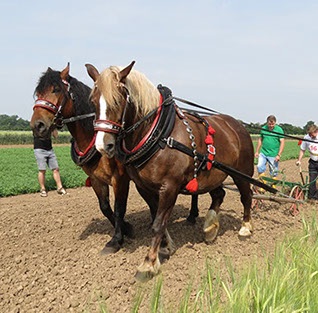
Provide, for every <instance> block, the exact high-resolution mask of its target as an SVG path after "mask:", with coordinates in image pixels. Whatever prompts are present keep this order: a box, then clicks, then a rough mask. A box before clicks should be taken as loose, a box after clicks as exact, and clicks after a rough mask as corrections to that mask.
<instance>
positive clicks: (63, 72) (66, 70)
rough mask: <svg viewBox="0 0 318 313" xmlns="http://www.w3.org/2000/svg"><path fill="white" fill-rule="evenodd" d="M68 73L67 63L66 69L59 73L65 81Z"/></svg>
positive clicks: (68, 65)
mask: <svg viewBox="0 0 318 313" xmlns="http://www.w3.org/2000/svg"><path fill="white" fill-rule="evenodd" d="M69 72H70V62H68V63H67V66H66V68H65V69H64V70H63V71H62V72H61V78H62V79H67V77H68V75H69Z"/></svg>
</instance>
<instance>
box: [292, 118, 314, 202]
mask: <svg viewBox="0 0 318 313" xmlns="http://www.w3.org/2000/svg"><path fill="white" fill-rule="evenodd" d="M304 139H310V140H313V141H317V143H313V142H308V141H303V142H302V143H301V146H300V151H299V156H298V161H297V162H296V165H300V164H301V159H302V157H303V155H304V153H305V151H306V149H308V151H309V155H310V160H309V163H308V171H309V182H310V183H311V182H312V181H314V180H315V179H316V177H317V176H318V127H317V126H316V125H315V124H312V125H310V126H309V127H308V129H307V135H306V136H305V137H304ZM308 199H314V200H318V191H317V187H316V183H312V184H310V186H309V193H308Z"/></svg>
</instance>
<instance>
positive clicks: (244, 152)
mask: <svg viewBox="0 0 318 313" xmlns="http://www.w3.org/2000/svg"><path fill="white" fill-rule="evenodd" d="M133 65H134V62H132V63H131V64H130V65H129V66H127V67H126V68H120V67H117V66H111V67H109V68H107V69H106V70H104V71H103V72H102V73H99V72H98V71H97V69H96V68H95V67H94V66H93V65H86V67H87V70H88V74H89V75H90V77H91V78H92V79H93V80H94V82H95V84H94V88H93V92H92V100H93V101H94V103H95V104H96V108H97V110H96V113H97V118H98V119H101V120H104V122H105V125H107V126H108V127H112V125H116V127H117V128H122V130H123V129H126V130H127V129H129V128H130V129H133V131H131V132H129V133H128V132H127V133H126V136H125V137H124V141H123V144H122V145H123V146H124V149H126V150H127V151H133V150H134V149H135V148H136V146H138V144H139V143H140V142H141V139H142V138H145V137H144V136H146V134H147V133H149V129H150V128H151V127H152V125H153V124H152V122H153V121H154V120H155V118H156V114H154V115H151V116H150V117H149V112H151V111H153V110H154V109H156V108H158V105H159V103H160V94H159V91H158V89H157V88H156V87H155V86H154V85H153V84H152V83H151V82H150V81H149V80H148V79H147V78H146V77H145V76H144V75H143V74H141V73H139V72H138V71H136V70H133V69H132V67H133ZM147 114H148V115H147ZM145 117H147V118H145ZM205 119H206V121H207V122H208V123H209V124H210V125H211V126H212V127H213V128H214V130H215V134H214V147H215V150H216V154H215V160H216V161H219V162H222V163H223V164H225V165H227V166H230V167H232V168H234V169H236V170H238V171H240V172H243V173H244V174H246V175H249V176H253V171H254V165H253V160H254V159H253V145H252V141H251V138H250V135H249V134H248V133H247V131H246V130H245V128H244V127H243V126H242V125H241V123H239V122H238V121H237V120H235V119H234V118H232V117H231V116H228V115H215V116H207V117H205ZM141 120H143V122H142V123H138V121H141ZM186 120H187V121H188V125H189V126H190V129H191V131H190V132H191V135H193V136H194V138H195V145H196V149H197V151H198V152H199V153H202V154H205V153H206V151H207V145H206V143H205V140H206V131H205V127H204V126H203V125H202V123H201V122H199V121H198V120H197V119H196V118H195V117H193V116H191V115H188V114H186ZM136 123H137V124H139V125H138V127H135V125H137V124H136ZM184 124H185V123H184V119H182V118H178V117H176V119H175V124H174V127H173V130H172V132H171V134H170V137H172V138H173V139H174V140H177V141H178V142H180V143H182V144H183V145H185V146H187V147H189V148H190V149H192V148H191V145H192V144H193V137H192V139H191V138H190V139H189V130H188V129H186V127H185V125H184ZM132 127H133V128H132ZM99 135H100V137H99V141H96V147H97V149H98V150H99V151H105V152H106V153H107V155H108V157H110V158H112V157H113V156H114V154H115V151H116V147H117V148H118V143H119V141H118V136H120V131H119V135H118V134H116V133H110V132H100V134H99ZM192 147H193V146H192ZM196 167H197V164H196V165H195V164H194V159H193V158H192V157H190V156H188V155H187V154H184V153H182V152H180V151H178V150H175V149H171V148H170V147H169V145H168V144H167V145H166V146H165V147H164V148H162V149H159V151H157V152H156V153H155V154H154V155H153V156H152V158H151V159H150V160H148V162H147V163H146V164H145V165H144V166H142V167H140V168H136V167H134V166H127V172H128V174H129V176H130V177H131V179H133V181H134V182H135V183H136V185H137V187H138V189H139V190H141V195H142V196H143V197H144V199H145V200H146V202H147V203H148V205H149V206H150V208H155V209H154V211H155V212H156V216H155V220H154V223H153V231H154V236H153V239H152V244H151V247H150V249H149V252H148V254H147V256H146V258H145V260H144V262H143V263H142V264H141V265H140V266H139V267H138V271H137V277H138V278H140V279H148V278H151V277H152V276H153V275H155V274H156V273H157V272H158V270H159V267H160V260H161V258H159V257H160V255H161V254H165V253H168V254H169V256H170V255H171V254H172V253H173V252H174V250H175V249H174V245H173V242H172V240H171V238H170V236H169V234H168V232H167V223H168V220H169V216H170V214H171V211H172V208H173V207H174V204H175V202H176V199H177V196H178V194H179V193H184V192H185V186H186V185H187V183H188V182H189V181H191V180H192V178H193V177H194V171H195V168H196ZM226 177H227V174H225V173H224V172H222V171H220V170H218V169H216V168H214V167H212V169H211V170H206V171H203V170H202V171H199V172H198V175H197V182H198V189H197V191H196V192H193V193H192V194H202V193H206V192H209V193H210V195H211V197H212V204H211V207H210V209H209V211H208V213H207V215H206V220H205V225H204V232H205V236H206V241H208V242H211V241H212V240H214V238H215V237H216V235H217V233H218V229H219V220H218V213H219V210H220V205H221V203H222V202H223V198H224V196H225V191H224V190H223V188H222V182H223V181H224V180H225V178H226ZM233 180H234V182H235V184H236V185H237V187H238V189H239V192H240V195H241V202H242V204H243V207H244V216H243V224H242V227H241V229H240V231H239V236H242V237H247V236H250V235H251V233H252V231H253V227H252V221H251V216H250V208H251V202H252V191H251V189H250V184H249V183H248V182H247V181H245V180H243V179H242V178H238V177H234V176H233Z"/></svg>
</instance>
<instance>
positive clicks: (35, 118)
mask: <svg viewBox="0 0 318 313" xmlns="http://www.w3.org/2000/svg"><path fill="white" fill-rule="evenodd" d="M69 70H70V67H69V64H68V65H67V66H66V68H65V69H64V70H63V71H62V72H58V71H54V70H52V69H51V68H48V69H47V71H46V72H45V73H44V74H43V75H42V76H41V77H40V79H39V82H38V85H37V87H36V88H35V92H34V94H35V96H36V98H37V100H36V101H35V105H34V107H33V115H32V118H31V122H30V125H31V128H32V130H33V134H34V135H35V136H36V137H42V138H45V137H48V136H49V135H50V133H51V131H52V129H54V128H55V127H59V126H62V125H61V124H60V123H59V118H60V116H61V115H63V117H68V116H71V115H72V112H73V109H72V102H73V101H72V95H71V93H70V83H69V79H70V76H69Z"/></svg>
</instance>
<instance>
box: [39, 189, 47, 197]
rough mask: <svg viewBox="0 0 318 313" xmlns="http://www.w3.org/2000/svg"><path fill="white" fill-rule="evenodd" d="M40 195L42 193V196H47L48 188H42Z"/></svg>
mask: <svg viewBox="0 0 318 313" xmlns="http://www.w3.org/2000/svg"><path fill="white" fill-rule="evenodd" d="M40 195H41V197H47V192H46V190H45V189H42V190H41V191H40Z"/></svg>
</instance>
